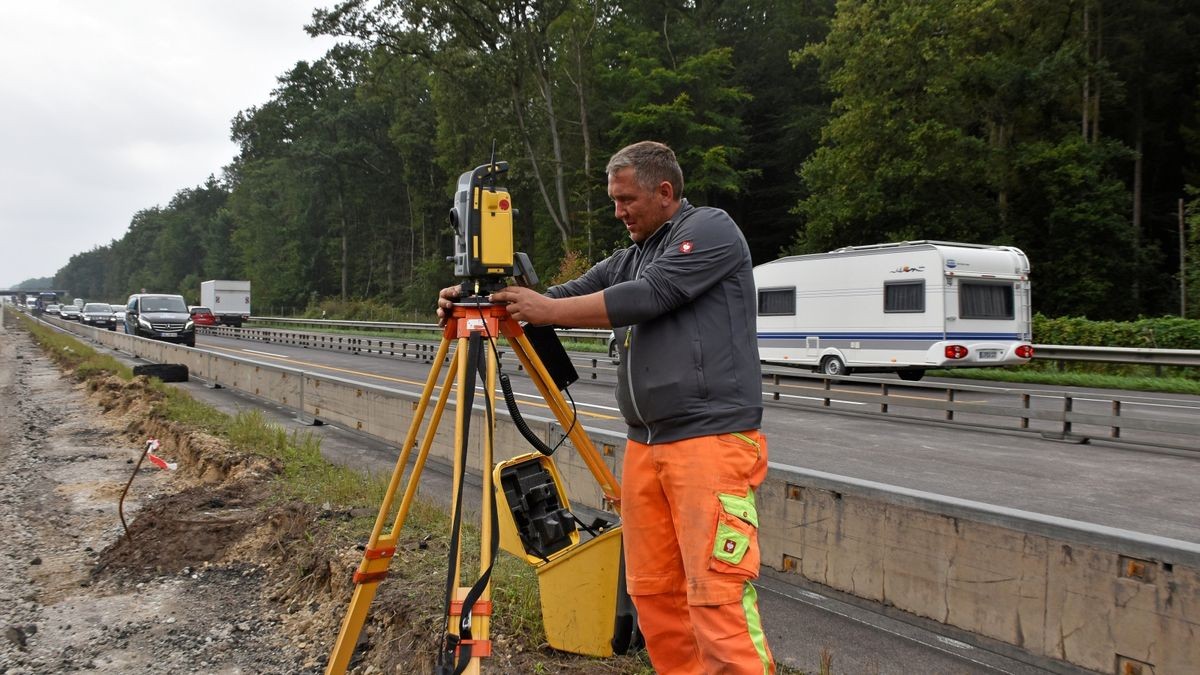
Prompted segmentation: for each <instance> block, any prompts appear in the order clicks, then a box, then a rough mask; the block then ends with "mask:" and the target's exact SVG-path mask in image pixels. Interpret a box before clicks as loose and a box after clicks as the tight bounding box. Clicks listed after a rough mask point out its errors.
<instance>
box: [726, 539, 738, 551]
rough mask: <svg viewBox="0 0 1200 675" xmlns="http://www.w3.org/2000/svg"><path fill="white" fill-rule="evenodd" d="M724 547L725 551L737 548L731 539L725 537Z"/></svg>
mask: <svg viewBox="0 0 1200 675" xmlns="http://www.w3.org/2000/svg"><path fill="white" fill-rule="evenodd" d="M724 548H725V552H726V553H733V552H734V551H735V550H737V544H736V543H734V541H733V540H732V539H726V540H725V547H724Z"/></svg>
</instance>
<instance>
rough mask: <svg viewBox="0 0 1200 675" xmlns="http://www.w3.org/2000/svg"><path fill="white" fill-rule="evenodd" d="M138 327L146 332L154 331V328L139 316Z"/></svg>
mask: <svg viewBox="0 0 1200 675" xmlns="http://www.w3.org/2000/svg"><path fill="white" fill-rule="evenodd" d="M138 325H139V326H141V327H142V328H145V329H146V330H153V329H154V327H153V326H151V325H150V322H149V321H147V320H146V318H145V317H141V316H139V317H138Z"/></svg>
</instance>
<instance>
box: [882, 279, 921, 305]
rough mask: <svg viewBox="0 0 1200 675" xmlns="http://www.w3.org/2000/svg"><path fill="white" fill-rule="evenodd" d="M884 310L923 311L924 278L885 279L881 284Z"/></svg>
mask: <svg viewBox="0 0 1200 675" xmlns="http://www.w3.org/2000/svg"><path fill="white" fill-rule="evenodd" d="M883 311H884V312H924V311H925V280H924V279H918V280H917V281H885V282H884V284H883Z"/></svg>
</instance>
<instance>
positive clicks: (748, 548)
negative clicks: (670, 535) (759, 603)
mask: <svg viewBox="0 0 1200 675" xmlns="http://www.w3.org/2000/svg"><path fill="white" fill-rule="evenodd" d="M717 498H718V499H719V500H720V502H721V505H720V508H719V509H718V511H717V523H716V532H715V533H714V536H713V546H712V557H711V559H710V560H709V563H708V568H709V569H711V570H713V571H715V572H722V573H726V574H732V575H736V576H742V577H746V578H750V579H753V578H755V577H757V576H758V567H759V552H758V509H757V508H756V507H755V504H754V490H747V491H746V494H745V495H738V494H728V493H718V494H717Z"/></svg>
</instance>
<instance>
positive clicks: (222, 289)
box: [200, 279, 250, 328]
mask: <svg viewBox="0 0 1200 675" xmlns="http://www.w3.org/2000/svg"><path fill="white" fill-rule="evenodd" d="M200 304H201V305H204V306H205V307H208V308H209V309H211V310H212V313H213V316H215V317H216V318H217V323H219V324H225V325H227V326H236V327H238V328H240V327H241V326H242V322H243V321H248V320H249V319H250V282H249V281H230V280H226V279H213V280H210V281H201V282H200Z"/></svg>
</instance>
